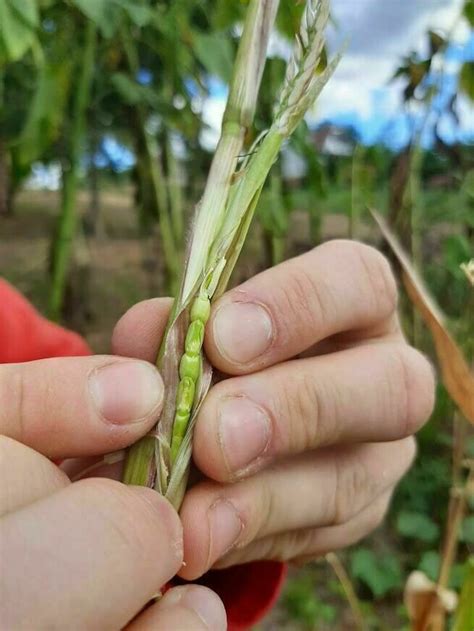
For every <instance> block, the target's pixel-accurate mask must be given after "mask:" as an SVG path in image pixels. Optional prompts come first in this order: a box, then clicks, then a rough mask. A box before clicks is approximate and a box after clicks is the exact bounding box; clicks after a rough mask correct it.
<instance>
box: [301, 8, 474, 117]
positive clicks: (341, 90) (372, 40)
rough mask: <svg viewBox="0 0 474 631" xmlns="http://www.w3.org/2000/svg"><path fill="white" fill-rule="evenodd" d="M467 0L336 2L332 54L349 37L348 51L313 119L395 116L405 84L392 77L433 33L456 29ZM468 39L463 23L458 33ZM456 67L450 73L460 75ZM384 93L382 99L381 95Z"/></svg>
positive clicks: (459, 26) (459, 36)
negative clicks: (432, 30)
mask: <svg viewBox="0 0 474 631" xmlns="http://www.w3.org/2000/svg"><path fill="white" fill-rule="evenodd" d="M462 2H463V0H333V2H332V7H333V14H334V16H335V21H336V24H337V32H336V31H335V30H333V31H332V32H331V33H330V37H329V42H330V46H331V48H332V49H333V50H335V49H337V48H339V47H340V46H341V42H343V41H344V39H348V41H349V45H348V49H347V52H346V54H345V56H344V58H343V60H342V61H341V63H340V65H339V67H338V69H337V70H336V72H335V74H334V76H333V77H332V79H331V81H330V82H329V84H328V86H327V87H326V88H325V90H324V92H323V94H322V95H321V97H320V99H319V101H318V108H317V112H316V115H315V116H313V120H322V119H324V118H326V117H327V116H329V115H334V114H340V113H343V112H347V113H349V112H353V113H356V114H357V115H358V116H360V117H361V118H363V119H364V118H365V119H367V118H370V117H371V116H372V115H373V114H374V113H375V110H376V112H377V114H381V115H383V114H385V115H387V116H390V114H393V113H395V112H396V110H397V108H398V107H399V106H400V84H399V83H398V84H397V83H390V79H391V77H392V76H393V74H394V71H395V69H396V68H397V66H398V64H399V63H400V61H401V59H402V57H403V56H405V55H407V54H409V53H410V52H411V51H412V50H418V51H420V52H421V50H422V49H423V46H424V45H425V42H426V37H425V35H426V32H427V31H428V30H429V29H440V28H441V29H443V30H446V29H448V30H451V29H452V27H453V26H455V24H456V23H457V22H458V21H457V18H458V16H459V13H460V9H461V5H462ZM453 35H454V39H455V41H457V42H463V41H466V39H467V37H468V36H469V29H468V28H467V26H466V24H465V22H464V21H460V22H458V23H457V27H456V29H455V30H454V31H453ZM451 65H452V66H453V67H449V68H446V70H447V71H449V72H452V71H455V70H456V68H455V67H454V64H451ZM381 89H382V90H383V98H380V97H381V94H380V91H381Z"/></svg>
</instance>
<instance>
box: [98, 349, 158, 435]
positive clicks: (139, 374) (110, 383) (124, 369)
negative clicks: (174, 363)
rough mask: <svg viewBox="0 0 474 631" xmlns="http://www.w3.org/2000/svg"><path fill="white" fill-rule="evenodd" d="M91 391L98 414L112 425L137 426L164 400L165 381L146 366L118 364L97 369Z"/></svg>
mask: <svg viewBox="0 0 474 631" xmlns="http://www.w3.org/2000/svg"><path fill="white" fill-rule="evenodd" d="M89 391H90V394H91V397H92V401H93V402H94V404H95V406H96V408H97V410H98V412H99V414H100V415H101V416H102V417H103V418H104V419H106V420H107V421H108V422H109V423H113V424H117V425H126V424H128V423H137V422H139V421H141V420H143V419H144V418H146V417H147V416H149V415H150V414H151V413H152V412H153V411H154V410H156V409H157V408H158V406H159V405H160V404H161V402H162V400H163V381H162V380H161V377H160V375H159V373H158V371H157V370H156V369H155V368H154V366H152V365H151V364H148V363H147V362H142V361H119V362H115V363H112V364H107V365H106V366H102V367H101V368H96V369H95V370H94V371H93V372H92V373H91V375H90V377H89Z"/></svg>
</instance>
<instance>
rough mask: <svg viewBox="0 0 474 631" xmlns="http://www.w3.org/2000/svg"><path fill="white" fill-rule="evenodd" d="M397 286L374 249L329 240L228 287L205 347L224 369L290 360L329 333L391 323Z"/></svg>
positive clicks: (253, 367)
mask: <svg viewBox="0 0 474 631" xmlns="http://www.w3.org/2000/svg"><path fill="white" fill-rule="evenodd" d="M396 305H397V290H396V284H395V280H394V277H393V274H392V272H391V270H390V266H389V264H388V262H387V261H386V259H385V258H384V257H383V256H382V255H381V254H380V253H379V252H378V251H377V250H375V249H374V248H371V247H369V246H366V245H363V244H361V243H357V242H351V241H342V240H338V241H330V242H328V243H325V244H323V245H321V246H320V247H317V248H315V249H314V250H312V251H311V252H308V253H307V254H304V255H302V256H299V257H297V258H295V259H292V260H290V261H287V262H285V263H282V264H280V265H278V266H277V267H275V268H272V269H270V270H267V271H265V272H263V273H261V274H259V275H258V276H255V277H254V278H252V279H250V280H248V281H247V282H245V283H244V284H243V285H240V287H238V288H236V289H233V290H231V291H229V292H228V293H227V294H225V295H224V296H223V297H222V298H221V299H220V300H219V301H218V302H217V303H216V305H215V306H214V308H213V311H212V315H211V319H210V322H209V324H208V328H207V336H206V353H207V355H208V357H209V359H210V360H211V363H212V364H213V365H214V366H216V367H217V368H218V369H220V370H221V371H223V372H225V373H227V374H234V375H237V374H244V373H249V372H254V371H257V370H261V369H262V368H265V367H267V366H271V365H273V364H276V363H279V362H281V361H284V360H286V359H290V358H291V357H294V356H296V355H298V354H299V353H302V352H304V351H306V350H307V349H309V348H310V347H312V346H313V345H315V344H316V343H318V342H320V341H321V340H324V339H325V338H328V337H330V336H332V335H335V334H338V333H342V332H346V331H354V330H359V329H368V333H367V334H368V336H370V327H375V328H376V330H377V333H378V334H380V331H383V324H384V323H386V324H387V328H388V327H389V325H390V326H391V324H392V316H393V313H394V311H395V309H396Z"/></svg>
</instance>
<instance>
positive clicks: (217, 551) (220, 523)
mask: <svg viewBox="0 0 474 631" xmlns="http://www.w3.org/2000/svg"><path fill="white" fill-rule="evenodd" d="M207 518H208V521H209V533H210V539H209V554H208V560H207V564H208V567H212V566H213V565H214V563H215V562H216V561H217V560H218V559H220V558H221V557H222V556H224V554H226V553H227V552H229V550H231V549H232V548H233V546H234V545H235V543H237V539H238V538H239V536H240V533H241V532H242V530H243V527H244V525H243V523H242V521H241V519H240V517H239V515H238V513H237V510H236V509H235V506H234V505H233V504H231V502H229V501H227V500H217V502H215V503H214V504H213V505H212V506H211V507H210V508H209V510H208V514H207Z"/></svg>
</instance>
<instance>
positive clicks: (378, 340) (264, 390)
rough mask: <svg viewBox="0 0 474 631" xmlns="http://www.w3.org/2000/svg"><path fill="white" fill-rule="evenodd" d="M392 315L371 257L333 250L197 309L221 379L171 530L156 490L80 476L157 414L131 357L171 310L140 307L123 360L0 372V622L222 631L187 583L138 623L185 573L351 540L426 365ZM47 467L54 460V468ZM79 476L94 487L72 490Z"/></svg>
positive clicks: (422, 391)
mask: <svg viewBox="0 0 474 631" xmlns="http://www.w3.org/2000/svg"><path fill="white" fill-rule="evenodd" d="M396 307H397V292H396V285H395V281H394V278H393V275H392V272H391V270H390V267H389V265H388V263H387V262H386V261H385V259H384V258H383V257H382V256H381V255H380V254H379V253H378V252H377V251H376V250H374V249H372V248H369V247H367V246H364V245H361V244H358V243H352V242H346V241H333V242H329V243H327V244H324V245H322V246H320V247H318V248H316V249H314V250H313V251H311V252H308V253H307V254H305V255H303V256H301V257H298V258H296V259H293V260H291V261H288V262H286V263H283V264H281V265H279V266H278V267H276V268H274V269H271V270H268V271H266V272H264V273H262V274H260V275H258V276H256V277H254V278H252V279H251V280H249V281H247V282H246V283H244V284H243V285H241V286H240V287H238V288H236V289H233V290H231V291H229V292H228V293H227V294H225V295H224V296H223V297H222V298H221V299H220V300H219V301H218V302H217V303H216V304H215V305H214V307H213V310H212V313H211V317H210V320H209V322H208V325H207V332H206V342H205V348H206V353H207V355H208V357H209V358H210V360H211V362H212V363H213V365H214V366H215V367H216V368H217V369H218V370H219V371H220V372H221V373H222V374H223V376H224V378H223V379H222V381H220V383H218V384H217V385H216V386H215V387H214V388H213V389H212V390H211V392H210V394H209V395H208V397H207V399H206V401H205V403H204V405H203V407H202V410H201V412H200V416H199V419H198V422H197V426H196V433H195V441H194V459H195V462H196V464H197V466H198V467H199V469H200V471H201V472H202V477H201V479H200V481H199V482H198V483H197V484H196V485H195V486H194V487H193V488H192V489H191V490H190V491H189V492H188V494H187V496H186V498H185V501H184V504H183V507H182V510H181V514H180V517H181V522H182V530H181V525H180V522H179V520H178V517H177V515H176V514H175V513H174V511H173V510H172V508H171V507H170V506H169V504H167V502H166V501H165V500H163V499H161V498H159V497H158V496H157V495H156V494H155V493H154V492H152V491H149V490H143V489H141V490H140V489H134V488H127V487H125V486H123V485H122V484H121V483H119V482H117V481H113V480H104V479H103V478H102V479H101V476H111V477H113V476H116V477H117V476H118V475H119V472H118V471H117V465H115V466H113V467H112V466H98V467H96V469H92V471H91V469H90V467H91V466H92V467H94V463H96V462H97V461H98V460H99V459H98V458H97V456H98V454H103V453H106V452H111V451H114V450H117V449H121V448H123V447H125V446H126V445H128V444H130V443H132V442H134V441H135V440H137V439H138V437H139V436H141V435H143V434H145V433H146V432H147V431H148V430H149V429H150V427H151V426H152V425H153V422H154V420H155V419H156V418H157V415H159V412H160V406H161V401H162V398H163V389H162V383H161V380H160V378H159V375H158V373H157V371H156V370H155V369H154V368H153V367H152V366H151V365H150V364H148V363H146V362H152V361H153V360H154V358H155V356H156V351H157V349H158V346H159V343H160V339H161V336H162V334H163V330H164V326H165V323H166V318H167V314H168V312H169V308H170V301H169V300H166V299H157V300H152V301H147V302H144V303H140V304H138V305H136V306H135V307H133V308H132V309H131V310H130V311H129V312H128V313H127V314H125V316H124V317H123V318H122V319H121V320H120V321H119V323H118V324H117V327H116V329H115V331H114V335H113V343H112V346H113V352H114V354H115V355H118V356H121V357H114V356H96V357H91V358H73V359H52V360H44V361H40V362H31V363H29V364H21V365H10V366H8V365H5V366H0V402H1V405H0V430H1V433H2V434H4V435H5V436H7V437H9V438H7V437H6V438H4V439H3V440H2V441H1V442H0V449H1V452H0V453H1V457H0V476H1V477H2V480H5V481H6V482H5V484H3V488H2V490H1V494H0V507H1V508H2V513H3V515H4V516H3V517H2V519H1V521H0V528H1V535H0V546H1V548H2V549H1V550H0V554H1V555H2V559H4V555H5V557H6V559H7V563H8V567H9V568H11V571H9V572H8V573H3V575H2V576H1V581H2V585H1V587H0V589H1V590H2V593H7V594H8V598H3V599H2V604H1V607H2V609H1V618H0V621H1V626H2V627H5V628H16V629H17V628H18V629H21V628H28V627H29V626H31V621H32V620H34V621H35V628H43V627H48V628H56V627H61V626H62V627H63V626H64V621H65V620H68V621H73V622H72V623H71V624H70V625H68V628H76V625H77V628H85V627H87V628H107V629H108V628H111V629H116V628H121V627H124V626H126V625H127V624H128V625H129V628H131V629H135V628H138V629H147V628H154V629H162V628H163V629H165V628H173V625H174V628H176V627H177V626H178V627H179V628H183V629H186V628H190V629H191V628H192V629H195V628H196V629H199V628H213V629H214V628H215V629H220V628H225V617H224V616H225V614H224V612H223V609H222V604H221V603H220V601H219V600H218V599H217V597H216V596H215V595H214V594H212V592H209V590H205V591H203V588H198V587H187V588H179V589H184V590H188V591H187V592H186V594H188V595H189V593H190V592H189V590H191V591H192V590H199V593H198V592H196V591H194V596H196V598H195V599H194V601H193V597H192V594H191V595H190V596H189V598H188V597H186V598H184V597H183V598H182V599H181V600H179V602H174V603H173V602H171V603H170V602H169V599H171V600H172V594H173V593H177V592H176V590H177V589H178V588H176V589H175V590H172V591H171V592H169V594H170V595H169V596H168V595H167V596H166V597H165V598H164V599H163V600H162V601H160V602H159V603H158V604H155V605H153V606H152V607H150V608H148V609H147V610H146V611H145V612H144V613H141V614H140V615H138V617H137V614H139V612H140V610H141V609H142V608H143V606H144V605H145V604H146V603H147V602H148V601H149V600H150V598H151V597H152V596H153V594H155V593H156V592H157V590H158V589H159V588H160V586H161V585H162V584H163V583H164V582H166V581H167V580H168V579H169V578H170V577H171V576H173V575H174V574H175V573H176V572H179V573H180V575H181V576H183V577H184V578H187V579H194V578H197V577H199V576H200V575H202V574H203V573H205V572H206V571H207V570H208V569H209V568H210V567H227V566H230V565H233V564H237V563H243V562H247V561H251V560H257V559H276V560H285V561H293V562H303V561H305V560H309V559H312V558H315V557H318V556H321V555H323V554H324V553H326V552H328V551H331V550H336V549H338V548H342V547H346V546H348V545H351V544H353V543H354V542H356V541H357V540H359V539H361V538H362V537H364V536H366V535H367V534H368V533H369V532H370V531H371V530H373V529H374V528H375V527H376V526H377V525H378V524H380V522H381V521H382V519H383V517H384V515H385V513H386V511H387V508H388V506H389V503H390V498H391V496H392V493H393V490H394V488H395V486H396V484H397V482H398V481H399V479H400V478H401V477H402V476H403V474H404V473H405V472H406V470H407V469H408V468H409V466H410V464H411V463H412V461H413V458H414V455H415V441H414V438H413V434H414V433H415V432H416V431H417V430H418V429H419V428H420V427H421V425H422V424H423V423H424V422H425V421H426V420H427V418H428V417H429V415H430V413H431V410H432V407H433V400H434V378H433V371H432V369H431V367H430V365H429V363H428V362H427V360H426V359H425V358H424V357H423V356H422V355H421V354H420V353H418V352H417V351H415V350H414V349H412V348H410V347H409V346H408V345H407V343H406V342H405V340H404V338H403V335H402V333H401V330H400V326H399V322H398V318H397V313H396ZM126 358H137V359H139V360H141V361H139V362H132V361H131V360H130V359H126ZM26 386H27V387H26ZM48 457H53V458H68V459H69V460H68V461H67V462H66V463H65V464H64V465H63V467H62V469H59V468H57V467H56V466H54V465H53V464H52V463H51V462H50V461H49V460H48V459H47V458H48ZM86 468H88V470H89V473H88V474H86V475H85V477H87V476H90V475H94V477H93V478H89V479H83V480H81V481H79V482H74V483H71V482H70V477H72V478H75V477H77V476H79V477H80V476H81V471H84V470H85V469H86ZM66 473H67V474H68V475H66ZM68 476H70V477H68ZM66 538H67V539H66ZM62 541H64V545H61V542H62ZM58 544H59V545H58ZM143 550H146V551H147V552H146V554H143V553H142V551H143ZM183 558H184V561H185V565H182V560H183ZM7 574H8V575H7ZM45 576H47V577H48V580H47V581H45V580H44V577H45ZM90 576H93V577H94V580H93V582H92V581H91V580H84V577H90ZM39 585H40V586H41V587H40V588H38V586H39ZM4 590H6V591H4ZM104 594H106V595H107V597H104ZM25 596H26V597H25ZM178 596H179V593H178ZM20 597H21V600H20ZM167 599H168V605H169V606H168V607H164V605H165V604H166V602H167ZM188 601H189V602H188ZM192 602H194V605H193V604H192ZM196 602H197V603H198V604H200V606H201V610H202V611H201V612H200V613H199V612H198V613H196ZM51 603H54V606H52V605H51ZM190 603H191V604H190ZM203 611H205V613H203ZM166 616H168V617H166ZM173 616H174V618H173ZM132 620H133V622H131V621H132ZM205 620H207V621H208V622H207V627H206V626H205V624H206V623H205ZM209 621H211V622H209ZM199 624H200V625H201V626H198V625H199ZM179 625H180V626H179ZM186 625H187V626H186ZM193 625H194V626H193ZM203 625H204V626H203ZM219 625H220V626H219Z"/></svg>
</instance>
